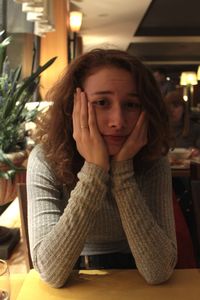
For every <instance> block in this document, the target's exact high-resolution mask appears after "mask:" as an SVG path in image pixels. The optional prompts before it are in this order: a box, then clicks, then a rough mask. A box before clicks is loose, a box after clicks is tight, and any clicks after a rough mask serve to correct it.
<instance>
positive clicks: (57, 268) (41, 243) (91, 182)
mask: <svg viewBox="0 0 200 300" xmlns="http://www.w3.org/2000/svg"><path fill="white" fill-rule="evenodd" d="M78 177H79V181H78V183H77V185H76V187H75V189H74V190H73V191H72V193H71V195H70V198H69V200H68V204H67V206H66V208H65V209H64V212H63V213H62V215H61V216H60V217H59V216H58V219H57V220H56V219H54V220H53V224H50V221H49V220H48V217H47V214H48V212H47V211H46V212H45V211H44V212H43V213H41V214H40V216H39V217H38V216H37V213H36V212H37V211H39V210H40V209H41V204H40V203H41V201H43V200H44V197H41V196H40V198H39V197H38V195H39V193H38V194H37V195H35V199H37V200H36V201H34V202H33V201H32V206H37V203H38V207H32V208H31V207H30V208H29V210H30V211H32V213H33V214H34V212H35V215H32V216H31V215H30V218H32V221H31V222H30V227H31V229H30V231H31V232H32V234H31V239H32V241H31V244H32V258H33V263H34V267H35V268H36V269H37V270H38V271H39V273H40V275H41V277H42V278H43V279H44V280H45V281H47V282H48V283H49V284H51V285H53V286H55V287H60V286H62V285H63V284H64V283H65V282H66V280H67V278H68V277H69V275H70V274H71V271H72V269H73V267H74V265H75V263H76V261H77V259H78V257H79V255H80V253H81V251H82V249H83V246H84V243H85V239H86V237H87V235H88V232H89V230H90V228H91V227H92V226H94V223H95V214H96V212H97V211H98V210H99V209H100V208H101V203H102V200H103V199H104V198H105V193H106V185H107V180H108V175H107V173H106V172H104V171H103V170H102V169H101V168H98V167H96V166H94V165H92V164H87V163H86V164H85V165H84V167H83V168H82V170H81V172H80V173H79V175H78ZM33 189H34V187H33ZM35 192H36V190H35ZM36 193H37V192H36ZM42 198H43V200H42ZM47 202H48V200H47ZM50 202H51V200H50ZM48 210H49V211H50V214H51V213H52V210H53V207H49V208H48ZM58 213H59V212H57V214H58ZM50 218H51V217H50ZM47 224H49V226H48V225H47ZM47 227H48V228H47Z"/></svg>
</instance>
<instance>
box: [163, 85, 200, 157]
mask: <svg viewBox="0 0 200 300" xmlns="http://www.w3.org/2000/svg"><path fill="white" fill-rule="evenodd" d="M164 101H165V103H166V107H167V111H168V114H169V118H170V124H171V147H173V148H191V156H196V155H199V154H200V124H198V123H197V122H195V121H193V120H192V119H190V112H189V107H188V102H186V101H184V100H183V89H181V88H179V89H176V90H175V91H172V92H170V93H168V94H167V95H166V96H165V98H164Z"/></svg>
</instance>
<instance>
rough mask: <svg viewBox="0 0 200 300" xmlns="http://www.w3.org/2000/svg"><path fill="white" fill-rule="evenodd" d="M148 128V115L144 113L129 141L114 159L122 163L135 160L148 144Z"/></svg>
mask: <svg viewBox="0 0 200 300" xmlns="http://www.w3.org/2000/svg"><path fill="white" fill-rule="evenodd" d="M147 128H148V122H147V119H146V113H145V112H144V111H142V112H141V114H140V116H139V118H138V121H137V123H136V125H135V127H134V128H133V130H132V132H131V134H130V135H129V137H128V139H127V140H126V142H125V143H124V145H123V146H122V148H121V149H120V151H119V152H118V153H117V154H116V155H115V156H114V157H113V159H114V160H116V161H121V160H128V159H131V158H133V157H134V156H135V155H136V154H137V153H138V152H139V151H140V150H141V149H142V147H144V146H145V145H146V144H147Z"/></svg>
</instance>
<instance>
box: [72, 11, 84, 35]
mask: <svg viewBox="0 0 200 300" xmlns="http://www.w3.org/2000/svg"><path fill="white" fill-rule="evenodd" d="M82 16H83V15H82V12H80V11H71V12H70V15H69V25H70V29H71V31H72V32H78V31H79V30H80V28H81V24H82Z"/></svg>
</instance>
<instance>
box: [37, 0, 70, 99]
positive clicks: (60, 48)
mask: <svg viewBox="0 0 200 300" xmlns="http://www.w3.org/2000/svg"><path fill="white" fill-rule="evenodd" d="M53 5H54V19H55V29H56V30H55V32H49V33H47V34H46V36H45V37H42V38H41V48H40V65H43V64H44V63H45V62H47V60H49V59H50V58H52V57H54V56H57V59H56V61H55V62H54V63H53V65H51V66H50V67H49V68H48V69H47V70H45V71H44V73H43V74H42V76H41V87H40V93H41V96H42V98H43V99H44V100H45V94H46V92H47V91H48V90H49V88H51V86H52V85H53V84H54V83H55V81H56V80H57V79H58V77H59V75H60V73H61V72H62V71H63V69H64V68H65V67H66V65H67V25H66V19H67V7H66V0H59V1H58V0H53Z"/></svg>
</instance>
